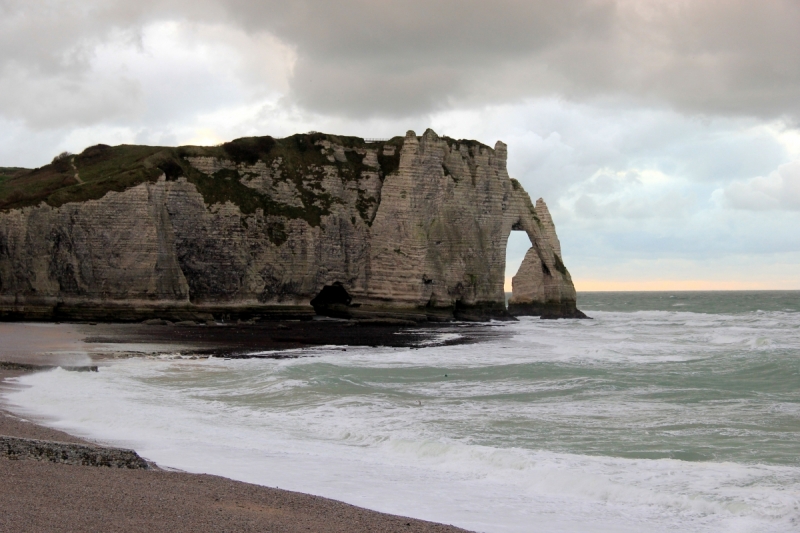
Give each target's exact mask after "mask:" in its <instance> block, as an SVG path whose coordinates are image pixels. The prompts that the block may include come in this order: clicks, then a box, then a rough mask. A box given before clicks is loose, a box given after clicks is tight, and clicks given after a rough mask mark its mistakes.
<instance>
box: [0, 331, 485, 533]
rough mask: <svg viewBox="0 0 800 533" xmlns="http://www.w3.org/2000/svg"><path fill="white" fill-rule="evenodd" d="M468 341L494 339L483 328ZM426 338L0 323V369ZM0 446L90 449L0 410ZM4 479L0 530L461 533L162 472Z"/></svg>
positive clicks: (65, 472) (81, 469) (93, 471)
mask: <svg viewBox="0 0 800 533" xmlns="http://www.w3.org/2000/svg"><path fill="white" fill-rule="evenodd" d="M437 331H438V330H437ZM472 333H473V334H474V335H477V336H482V335H487V334H488V335H491V334H494V333H493V332H492V331H491V330H490V329H487V328H483V329H481V328H474V329H473V330H472ZM466 337H469V335H467V336H466ZM466 337H465V338H466ZM424 338H425V336H424V335H423V336H422V337H421V336H420V335H419V334H418V333H411V332H409V331H408V330H407V329H406V328H402V327H398V326H387V325H369V324H365V325H352V326H346V325H344V324H342V323H331V322H320V323H317V324H314V323H309V322H306V323H273V324H269V325H266V326H255V327H253V326H248V325H244V326H230V327H219V328H215V327H207V328H200V327H187V328H181V327H180V326H144V325H110V324H99V325H96V326H91V325H72V324H20V323H0V361H10V362H13V363H19V364H27V365H71V366H78V365H81V364H87V363H94V362H101V363H102V362H103V361H106V363H107V364H109V363H110V361H108V360H109V359H113V358H116V357H129V356H134V355H146V354H155V353H161V352H164V351H169V350H174V351H190V352H199V351H205V352H207V353H216V354H225V355H229V356H234V357H235V356H243V355H244V354H246V353H250V352H252V351H254V350H263V351H267V350H281V349H286V348H297V347H303V346H313V345H319V344H336V345H368V346H369V345H381V344H385V343H388V345H390V346H412V345H413V344H414V343H417V342H420V341H422V340H424ZM473 340H474V339H473ZM382 341H383V342H382ZM459 342H462V341H459ZM277 356H280V354H279V353H278V354H277ZM29 371H30V370H19V369H8V368H2V367H0V389H3V388H7V387H15V386H18V385H15V384H14V383H13V382H11V383H9V382H8V381H7V379H8V378H13V377H15V376H19V375H21V374H22V373H24V372H29ZM0 392H1V390H0ZM0 435H8V436H15V437H23V438H33V439H41V440H55V441H61V442H75V443H86V441H85V440H83V439H80V438H77V437H74V436H72V435H69V434H67V433H63V432H61V431H57V430H54V429H50V428H47V427H44V426H42V425H39V424H36V423H35V422H32V421H28V420H24V419H21V418H19V417H17V416H15V415H13V414H11V413H10V412H8V411H7V410H5V409H4V408H3V407H2V406H0ZM93 444H97V443H93ZM100 444H102V443H100ZM0 479H2V483H0V531H15V532H28V531H30V532H34V531H36V532H41V531H126V532H127V531H131V532H138V531H142V532H147V533H151V532H153V531H181V532H182V531H187V532H188V531H193V532H196V531H237V532H238V531H242V532H249V531H259V532H265V531H269V532H273V531H274V532H300V531H302V532H309V531H323V532H384V531H385V532H401V531H402V532H409V531H418V532H442V533H444V532H456V531H465V530H462V529H459V528H455V527H453V526H447V525H442V524H436V523H432V522H425V521H422V520H415V519H410V518H404V517H399V516H394V515H388V514H384V513H378V512H375V511H370V510H367V509H362V508H359V507H355V506H352V505H349V504H345V503H342V502H338V501H335V500H330V499H326V498H321V497H317V496H311V495H307V494H302V493H297V492H291V491H285V490H280V489H278V488H270V487H262V486H259V485H251V484H248V483H242V482H238V481H232V480H229V479H226V478H222V477H218V476H209V475H202V474H188V473H184V472H175V471H167V470H160V469H154V470H126V469H114V468H107V467H91V466H73V465H65V464H56V463H50V462H41V461H35V460H11V459H7V458H5V457H0Z"/></svg>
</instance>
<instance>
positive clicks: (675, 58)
mask: <svg viewBox="0 0 800 533" xmlns="http://www.w3.org/2000/svg"><path fill="white" fill-rule="evenodd" d="M798 29H800V2H798V1H797V0H765V1H762V2H755V1H753V0H724V1H723V0H616V1H614V0H552V1H536V0H492V1H489V2H487V1H485V0H484V1H480V2H479V1H474V0H425V1H421V0H404V1H402V2H397V1H392V2H388V1H379V0H339V1H338V2H331V1H330V0H327V1H326V0H306V1H293V2H290V1H287V0H281V1H277V0H275V1H273V0H191V1H189V0H138V1H137V2H130V1H129V0H125V1H122V0H82V1H73V0H61V1H59V0H0V166H28V167H34V166H40V165H42V164H45V163H47V162H49V161H50V160H51V159H52V158H53V156H54V155H55V154H57V153H59V152H61V151H63V150H68V151H71V152H79V151H81V150H82V149H83V148H85V147H86V146H89V145H92V144H97V143H100V142H103V143H107V144H119V143H142V144H161V145H179V144H216V143H218V142H221V141H225V140H230V139H233V138H236V137H241V136H245V135H273V136H285V135H290V134H292V133H296V132H305V131H309V130H318V131H325V132H328V133H340V134H349V135H358V136H361V137H390V136H394V135H402V134H404V133H405V131H406V130H408V129H414V130H416V131H417V132H418V133H420V134H421V133H422V132H423V131H424V130H425V128H427V127H432V128H433V129H435V130H436V131H437V132H438V133H439V134H442V135H449V136H451V137H457V138H474V139H478V140H480V141H482V142H485V143H486V144H489V145H490V146H493V145H494V142H495V141H496V140H498V139H501V140H503V141H505V142H506V143H507V144H508V146H509V163H508V164H509V170H510V173H511V175H512V176H513V177H516V178H517V179H519V180H520V181H521V182H522V183H523V185H524V186H525V188H526V189H527V191H528V192H529V193H530V195H531V197H532V198H533V199H534V200H535V199H536V198H538V197H543V198H544V199H545V200H546V201H547V203H548V205H549V206H550V209H551V212H552V214H553V217H554V219H555V222H556V227H557V229H558V234H559V236H560V238H561V242H562V248H563V251H564V259H565V262H566V264H567V266H568V267H569V269H570V271H571V272H572V274H573V278H574V279H575V281H576V286H577V288H578V290H597V289H612V290H613V289H630V290H638V289H659V288H663V289H670V290H677V289H738V288H754V289H758V288H769V289H782V288H785V289H800V229H799V228H800V53H798V51H800V31H798ZM528 246H529V243H528V242H527V238H526V237H525V236H524V235H523V234H514V235H513V237H512V239H511V244H510V251H509V271H508V274H509V275H511V274H513V271H514V270H515V268H516V266H518V264H519V261H520V260H521V258H522V256H523V255H524V252H525V250H526V248H527V247H528Z"/></svg>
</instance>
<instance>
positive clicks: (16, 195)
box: [0, 133, 403, 239]
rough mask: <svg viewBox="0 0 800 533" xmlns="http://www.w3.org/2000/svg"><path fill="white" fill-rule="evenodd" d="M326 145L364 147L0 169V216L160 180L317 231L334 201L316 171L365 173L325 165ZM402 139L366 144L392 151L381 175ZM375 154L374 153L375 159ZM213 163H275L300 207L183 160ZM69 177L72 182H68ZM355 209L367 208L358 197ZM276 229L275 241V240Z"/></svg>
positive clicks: (256, 144) (105, 151) (90, 151)
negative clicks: (305, 223)
mask: <svg viewBox="0 0 800 533" xmlns="http://www.w3.org/2000/svg"><path fill="white" fill-rule="evenodd" d="M322 140H328V141H330V142H332V143H336V144H340V145H343V146H347V147H351V148H360V147H364V146H366V143H365V142H364V140H363V139H361V138H358V137H342V136H335V135H327V134H322V133H309V134H298V135H292V136H291V137H286V138H284V139H273V138H272V137H246V138H242V139H236V140H234V141H231V142H229V143H225V144H223V145H220V146H213V147H203V146H180V147H177V148H173V147H159V146H134V145H120V146H113V147H112V146H107V145H102V144H101V145H97V146H92V147H89V148H87V149H86V150H84V151H83V152H82V153H80V154H78V155H75V156H69V157H60V158H56V159H54V160H53V162H52V163H50V164H49V165H45V166H43V167H41V168H36V169H32V170H31V169H19V168H4V167H0V211H7V210H10V209H19V208H23V207H29V206H35V205H39V204H41V203H45V204H47V205H50V206H52V207H59V206H62V205H64V204H66V203H69V202H84V201H88V200H96V199H99V198H102V197H103V196H105V195H106V194H108V193H109V192H111V191H124V190H125V189H128V188H130V187H134V186H136V185H139V184H141V183H144V182H148V181H149V182H155V181H157V180H158V178H159V176H161V175H162V174H164V175H166V177H167V179H168V180H176V179H178V178H181V177H183V178H186V179H187V180H188V181H189V182H191V183H193V184H195V186H196V187H197V189H198V190H199V192H200V193H201V194H202V195H203V198H204V200H205V202H206V203H207V204H209V205H211V204H215V203H224V202H228V201H230V202H232V203H234V204H236V205H238V206H239V208H240V209H241V211H242V212H243V213H253V212H255V211H256V210H257V209H263V211H264V213H265V214H266V215H281V216H285V217H288V218H303V219H305V220H307V221H308V222H309V223H310V224H312V225H318V224H319V221H320V217H322V216H323V215H325V214H327V213H328V212H329V211H328V209H329V208H330V205H331V203H332V202H333V201H334V199H333V198H331V197H330V196H329V195H327V194H325V193H324V191H323V189H322V186H321V181H322V178H323V169H322V167H323V166H327V165H332V164H335V165H336V166H337V167H339V171H340V175H342V177H343V178H344V179H348V180H349V179H354V180H358V178H359V177H360V176H361V171H362V170H365V167H364V166H363V163H362V158H361V156H358V155H357V154H355V153H354V152H347V156H348V157H347V161H346V162H336V163H331V162H330V161H329V160H328V159H327V157H326V156H325V155H324V154H322V153H321V151H320V150H321V147H320V146H318V145H317V144H316V143H318V142H319V141H322ZM402 143H403V138H402V137H395V138H394V139H391V140H389V141H386V142H383V143H371V144H369V147H370V148H373V147H377V146H380V145H383V144H393V145H396V146H397V147H398V150H397V151H396V154H395V156H393V157H385V156H381V157H379V163H380V165H381V171H382V172H381V175H382V176H385V175H387V174H390V173H391V172H394V171H395V170H396V169H397V167H398V165H399V158H400V154H399V152H400V150H399V148H400V147H401V146H402ZM379 153H380V152H379ZM197 156H206V157H217V158H223V159H228V160H233V161H235V162H236V163H239V164H243V165H252V164H254V163H256V162H257V161H259V160H260V161H264V162H265V163H266V164H267V165H268V166H269V165H271V164H272V163H273V162H275V160H276V159H278V158H280V159H281V165H282V169H283V172H282V175H281V178H282V179H286V180H291V181H293V182H294V184H295V186H296V188H297V190H298V191H299V192H300V195H301V200H302V202H303V204H304V205H303V207H297V206H289V205H285V204H279V203H277V202H275V201H273V200H272V198H271V197H269V196H267V195H263V194H260V193H259V192H257V191H255V190H253V189H251V188H249V187H247V186H245V185H244V184H242V183H241V181H240V180H241V178H242V177H246V176H242V175H240V170H241V168H240V169H238V170H231V171H223V172H218V173H217V175H215V176H207V175H205V174H203V173H201V172H199V171H197V170H196V169H195V168H194V167H192V166H191V165H190V164H189V162H188V161H187V160H186V158H187V157H197ZM76 171H77V177H76ZM362 203H367V204H368V203H369V198H364V199H363V202H362ZM280 233H281V231H280V228H278V229H276V232H275V234H276V236H277V237H276V238H278V239H280Z"/></svg>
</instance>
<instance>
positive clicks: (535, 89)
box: [220, 0, 800, 117]
mask: <svg viewBox="0 0 800 533" xmlns="http://www.w3.org/2000/svg"><path fill="white" fill-rule="evenodd" d="M220 2H223V3H222V5H224V6H225V7H226V8H227V10H228V15H229V16H230V17H231V19H232V20H235V21H237V22H238V23H239V24H242V25H244V26H246V27H247V28H249V29H250V30H251V31H257V30H267V31H270V32H273V33H275V34H276V35H278V36H279V37H280V38H282V39H284V40H285V41H286V42H289V43H292V44H293V45H295V46H296V47H297V50H298V71H297V72H298V76H297V78H296V79H295V80H294V83H293V85H292V89H293V96H294V97H295V98H296V99H297V101H299V102H301V103H302V104H305V105H307V106H309V107H310V108H313V109H316V110H320V111H323V112H341V113H346V114H351V115H352V114H360V115H363V114H404V113H410V112H412V111H414V110H416V111H417V112H427V111H430V110H431V109H435V108H436V107H441V106H444V105H449V104H452V103H453V101H455V102H486V101H502V100H508V99H514V98H520V97H524V96H536V95H542V94H562V95H565V96H567V97H571V98H576V99H585V98H594V97H597V96H608V95H616V96H617V97H623V98H633V99H635V100H637V101H638V102H639V103H644V104H647V103H653V102H656V103H667V104H670V105H674V106H675V107H677V108H679V109H683V110H687V111H690V112H701V113H723V114H726V113H731V114H749V115H758V116H769V117H774V116H782V115H789V116H793V117H797V116H800V56H798V55H797V53H796V50H798V49H800V32H797V31H796V29H797V28H798V27H800V4H797V2H795V1H793V0H774V1H771V2H767V3H763V2H758V3H757V2H752V1H750V0H727V1H721V0H720V1H708V2H674V1H672V0H662V1H651V2H641V1H632V0H617V1H613V0H569V1H564V0H551V1H538V2H518V1H513V0H498V1H496V2H492V3H490V4H487V3H486V2H482V1H481V2H479V1H476V0H475V1H473V0H466V1H463V0H462V1H456V0H445V1H439V2H427V1H426V2H423V1H420V0H408V1H406V2H402V3H397V2H380V3H378V2H362V1H358V0H344V1H341V2H327V1H324V0H306V1H301V2H292V3H290V4H288V5H287V4H284V3H283V2H269V1H267V2H259V3H256V4H253V3H251V2H245V1H244V0H226V1H225V0H220ZM432 72H438V73H439V75H438V76H436V75H432V74H431V73H432ZM375 93H377V94H381V93H382V94H385V95H387V98H386V99H384V100H383V101H381V102H376V100H377V97H376V96H375Z"/></svg>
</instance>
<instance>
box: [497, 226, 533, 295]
mask: <svg viewBox="0 0 800 533" xmlns="http://www.w3.org/2000/svg"><path fill="white" fill-rule="evenodd" d="M531 246H533V244H532V243H531V239H530V237H529V236H528V234H527V232H525V231H524V230H523V229H522V228H521V227H520V226H519V225H514V226H513V227H512V231H511V232H510V233H509V235H508V242H507V243H506V271H505V282H504V284H503V292H505V296H506V298H505V303H506V307H508V299H509V298H510V297H511V278H513V277H514V276H515V275H516V274H517V272H518V271H519V267H520V265H522V260H523V259H524V258H525V254H526V253H528V250H530V248H531Z"/></svg>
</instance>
